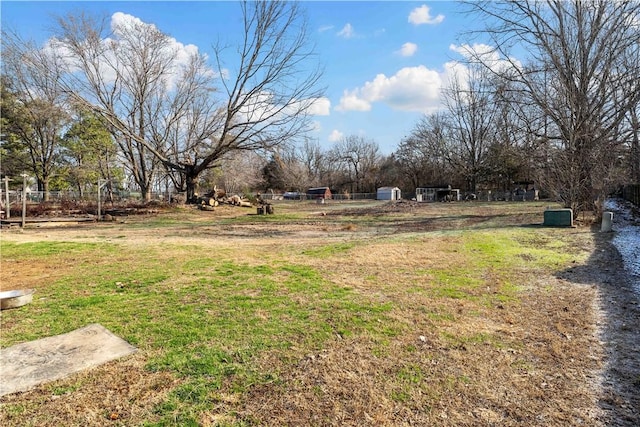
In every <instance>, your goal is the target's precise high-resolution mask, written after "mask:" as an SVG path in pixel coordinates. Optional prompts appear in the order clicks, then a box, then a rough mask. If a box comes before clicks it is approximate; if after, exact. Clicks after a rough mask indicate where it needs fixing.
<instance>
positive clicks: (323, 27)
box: [318, 25, 334, 33]
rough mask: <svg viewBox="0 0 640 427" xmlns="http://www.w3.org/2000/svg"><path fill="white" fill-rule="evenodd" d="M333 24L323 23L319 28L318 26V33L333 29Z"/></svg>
mask: <svg viewBox="0 0 640 427" xmlns="http://www.w3.org/2000/svg"><path fill="white" fill-rule="evenodd" d="M333 28H334V27H333V25H323V26H321V27H320V28H318V32H319V33H324V32H325V31H329V30H333Z"/></svg>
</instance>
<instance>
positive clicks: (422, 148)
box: [395, 113, 453, 191]
mask: <svg viewBox="0 0 640 427" xmlns="http://www.w3.org/2000/svg"><path fill="white" fill-rule="evenodd" d="M447 120H448V118H447V116H446V115H445V114H443V113H435V114H430V115H425V116H423V117H422V118H421V119H420V120H419V121H418V123H416V125H415V126H414V128H413V129H412V131H411V134H410V135H409V136H408V137H407V138H405V139H404V140H403V141H402V142H401V143H400V145H399V146H398V149H397V150H396V153H395V158H396V160H397V161H398V162H399V164H400V167H401V171H402V174H403V175H404V177H405V179H406V180H408V182H409V184H410V186H411V187H412V189H411V190H412V191H413V190H415V189H416V188H417V187H424V186H429V185H439V184H442V183H448V184H452V182H451V181H452V178H453V175H452V170H451V167H450V164H449V160H448V157H449V152H450V147H449V145H450V143H451V142H450V141H449V140H448V135H449V134H450V131H449V124H448V122H447Z"/></svg>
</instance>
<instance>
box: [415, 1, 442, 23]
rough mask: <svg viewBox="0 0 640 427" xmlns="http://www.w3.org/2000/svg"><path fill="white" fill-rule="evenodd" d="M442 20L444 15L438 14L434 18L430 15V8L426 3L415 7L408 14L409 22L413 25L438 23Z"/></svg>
mask: <svg viewBox="0 0 640 427" xmlns="http://www.w3.org/2000/svg"><path fill="white" fill-rule="evenodd" d="M442 21H444V15H442V14H439V15H438V16H436V17H435V18H434V17H432V16H431V9H430V8H429V6H427V5H426V4H423V5H422V6H420V7H417V8H415V9H413V10H412V11H411V13H410V14H409V22H410V23H412V24H413V25H422V24H439V23H441V22H442Z"/></svg>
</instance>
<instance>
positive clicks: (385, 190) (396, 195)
mask: <svg viewBox="0 0 640 427" xmlns="http://www.w3.org/2000/svg"><path fill="white" fill-rule="evenodd" d="M401 198H402V197H401V195H400V189H399V188H398V187H380V188H378V194H377V196H376V200H400V199H401Z"/></svg>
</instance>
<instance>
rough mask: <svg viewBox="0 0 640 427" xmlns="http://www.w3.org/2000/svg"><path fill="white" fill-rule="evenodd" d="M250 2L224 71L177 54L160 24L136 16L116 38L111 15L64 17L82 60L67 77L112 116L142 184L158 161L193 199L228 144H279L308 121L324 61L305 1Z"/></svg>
mask: <svg viewBox="0 0 640 427" xmlns="http://www.w3.org/2000/svg"><path fill="white" fill-rule="evenodd" d="M241 7H242V14H243V23H244V27H243V39H242V41H241V42H240V45H239V46H238V47H237V52H238V55H239V56H238V57H237V58H234V64H236V65H237V66H235V67H234V66H231V67H227V64H226V63H225V53H226V49H225V48H224V47H223V46H222V45H221V44H219V45H216V46H215V48H214V57H215V67H214V68H215V71H213V70H211V69H210V68H209V66H208V65H207V62H206V59H205V57H204V56H203V55H202V54H199V53H193V52H192V53H191V54H190V57H189V59H188V61H187V63H186V64H184V63H181V62H180V61H178V59H179V57H178V56H177V55H176V51H175V49H174V48H173V45H174V44H173V43H172V39H171V38H170V37H169V36H167V35H166V34H164V33H162V32H161V31H160V30H158V29H157V28H156V27H155V26H152V25H147V24H143V23H140V22H135V23H129V25H128V26H122V28H116V30H117V32H116V34H114V37H113V38H107V37H106V36H107V34H106V31H105V26H104V21H102V22H99V21H96V20H93V19H89V18H87V17H85V16H83V15H79V16H67V17H64V18H61V19H59V20H58V27H59V32H58V37H57V43H56V47H57V49H58V51H59V52H62V53H64V54H65V55H66V57H67V60H68V61H69V62H70V64H71V65H72V70H73V72H71V73H68V74H67V75H66V76H65V79H64V80H62V84H63V85H64V87H65V89H66V90H67V92H68V93H69V94H70V95H71V96H72V97H73V98H74V99H75V100H76V102H79V103H81V104H83V105H84V106H85V107H90V108H91V109H92V110H93V111H94V112H96V113H98V114H100V115H101V116H102V117H104V119H105V120H107V121H108V122H109V123H110V124H111V125H112V127H113V131H114V133H115V134H117V135H118V136H119V138H118V141H120V143H121V147H122V148H123V150H126V151H127V152H128V154H130V155H129V156H128V159H129V162H131V165H132V172H134V173H136V174H138V175H137V181H138V183H139V184H140V185H141V186H142V187H145V186H146V187H147V188H148V187H149V183H150V182H151V181H152V178H153V174H154V173H155V171H156V168H157V162H158V161H159V162H161V163H162V164H164V165H165V166H166V167H167V168H168V169H169V170H171V171H173V172H177V175H173V174H172V179H173V180H174V183H175V184H176V186H177V187H178V188H179V189H184V190H186V192H187V198H188V199H189V200H193V199H194V194H195V187H196V184H197V178H198V176H199V175H200V174H201V173H202V172H203V171H205V170H207V169H209V168H212V167H216V166H218V165H219V162H220V161H221V160H222V159H223V158H224V156H225V155H226V154H228V153H230V152H234V151H256V150H270V149H273V148H274V147H277V146H278V145H280V144H282V143H283V142H284V141H287V140H291V139H294V138H296V137H298V136H300V135H301V134H302V133H304V132H306V131H307V130H308V129H309V124H310V122H309V111H310V108H311V107H312V106H313V103H314V102H315V101H317V99H318V98H319V97H320V96H321V95H322V90H321V89H319V88H318V82H319V79H320V77H321V70H320V69H319V68H318V67H317V65H314V59H315V58H314V52H313V49H312V47H311V46H310V44H309V40H308V33H307V29H306V21H305V19H304V16H303V14H302V11H301V9H300V6H299V4H298V3H288V2H283V1H255V2H248V1H245V2H242V3H241ZM216 85H217V86H218V88H219V89H221V90H220V91H217V90H216V88H215V86H216ZM149 155H151V156H152V157H149ZM152 159H153V160H152ZM134 162H135V163H134Z"/></svg>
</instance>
